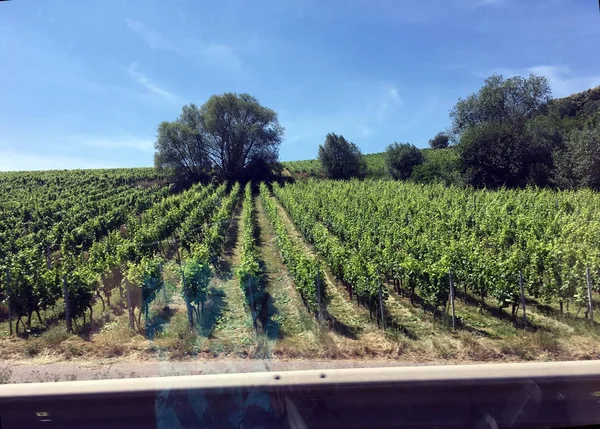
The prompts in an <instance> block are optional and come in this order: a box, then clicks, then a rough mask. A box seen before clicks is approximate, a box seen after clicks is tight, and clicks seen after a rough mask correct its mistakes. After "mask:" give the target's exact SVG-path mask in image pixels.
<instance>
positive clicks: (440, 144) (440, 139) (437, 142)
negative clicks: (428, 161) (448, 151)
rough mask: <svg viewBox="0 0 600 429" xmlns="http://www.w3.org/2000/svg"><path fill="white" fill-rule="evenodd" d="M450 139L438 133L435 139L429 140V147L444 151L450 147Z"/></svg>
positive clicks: (444, 134) (446, 135)
mask: <svg viewBox="0 0 600 429" xmlns="http://www.w3.org/2000/svg"><path fill="white" fill-rule="evenodd" d="M449 142H450V137H448V134H446V133H437V134H436V135H435V137H434V138H432V139H431V140H429V147H430V148H432V149H444V148H447V147H448V144H449Z"/></svg>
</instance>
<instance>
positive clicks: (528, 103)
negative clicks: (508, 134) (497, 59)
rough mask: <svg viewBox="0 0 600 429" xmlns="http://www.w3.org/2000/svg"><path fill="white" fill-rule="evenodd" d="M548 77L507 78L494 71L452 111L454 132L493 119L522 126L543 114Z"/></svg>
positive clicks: (548, 97)
mask: <svg viewBox="0 0 600 429" xmlns="http://www.w3.org/2000/svg"><path fill="white" fill-rule="evenodd" d="M551 98H552V97H551V91H550V84H549V83H548V79H546V78H545V77H543V76H536V75H534V74H531V75H529V77H522V76H515V77H511V78H509V79H504V78H503V77H502V76H501V75H498V74H493V75H492V76H490V77H488V78H487V79H486V80H485V83H484V85H483V87H482V88H481V89H480V90H479V91H478V92H477V93H475V94H471V95H469V96H468V97H467V98H465V99H459V100H458V102H457V103H456V106H454V108H453V109H452V110H451V111H450V118H451V119H452V133H453V134H455V136H460V135H462V133H464V132H465V131H466V130H467V129H469V128H471V127H476V126H479V125H483V124H487V123H490V122H499V123H505V124H511V126H512V127H520V126H523V125H524V123H525V121H527V120H528V119H531V118H533V117H534V116H535V115H537V114H538V113H540V112H541V111H542V110H543V109H544V108H545V107H546V106H547V104H548V102H549V101H550V100H551Z"/></svg>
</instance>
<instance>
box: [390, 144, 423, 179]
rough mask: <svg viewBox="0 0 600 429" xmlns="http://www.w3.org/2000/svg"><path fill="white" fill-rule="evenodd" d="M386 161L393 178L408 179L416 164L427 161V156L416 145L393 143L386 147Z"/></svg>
mask: <svg viewBox="0 0 600 429" xmlns="http://www.w3.org/2000/svg"><path fill="white" fill-rule="evenodd" d="M385 162H386V165H387V167H388V171H389V173H390V176H392V178H393V179H397V180H398V179H399V180H406V179H408V178H409V177H410V175H411V174H412V172H413V169H414V168H415V167H416V166H418V165H421V164H423V163H424V162H425V157H424V156H423V153H422V152H421V151H420V150H419V149H417V148H416V147H415V146H414V145H411V144H409V143H392V144H390V145H389V146H388V147H387V149H386V152H385Z"/></svg>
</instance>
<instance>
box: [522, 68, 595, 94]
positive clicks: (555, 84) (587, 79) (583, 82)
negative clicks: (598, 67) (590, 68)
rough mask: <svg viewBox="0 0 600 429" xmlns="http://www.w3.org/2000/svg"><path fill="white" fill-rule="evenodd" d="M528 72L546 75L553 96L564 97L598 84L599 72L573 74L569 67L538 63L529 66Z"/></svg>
mask: <svg viewBox="0 0 600 429" xmlns="http://www.w3.org/2000/svg"><path fill="white" fill-rule="evenodd" d="M527 71H529V72H530V73H534V74H537V75H540V76H546V77H547V78H548V81H549V82H550V86H551V87H552V94H553V95H554V97H566V96H567V95H571V94H573V93H575V92H581V91H584V90H586V89H589V88H593V87H596V86H599V85H600V74H597V75H588V76H575V75H574V74H573V73H572V72H571V70H570V69H569V67H565V66H551V65H540V66H535V67H529V68H528V69H527Z"/></svg>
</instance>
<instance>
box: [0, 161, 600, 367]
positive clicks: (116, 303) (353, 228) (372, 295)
mask: <svg viewBox="0 0 600 429" xmlns="http://www.w3.org/2000/svg"><path fill="white" fill-rule="evenodd" d="M0 189H1V190H2V193H1V194H0V269H1V270H2V272H1V274H0V301H1V304H0V346H1V350H2V351H1V352H0V357H1V358H3V359H23V358H33V357H36V356H50V357H52V356H54V358H55V359H65V358H67V359H71V358H81V359H86V358H91V357H117V356H130V357H134V358H136V357H137V358H140V359H142V358H143V359H146V358H162V357H167V358H171V359H185V358H194V357H199V356H204V357H219V356H238V357H256V358H258V357H261V358H264V357H303V358H366V357H369V358H373V357H379V358H394V359H401V360H404V361H412V362H428V361H437V360H440V359H441V360H451V361H463V360H465V361H469V360H471V361H482V360H486V361H488V360H509V361H510V360H523V359H570V358H572V359H589V358H594V357H597V356H598V353H599V352H600V346H598V345H597V344H598V336H599V334H600V330H599V329H598V327H597V323H596V322H595V321H594V314H593V309H594V301H595V300H597V299H598V292H599V288H598V284H599V283H600V243H599V241H598V237H599V236H600V196H599V195H598V194H596V193H594V192H591V191H576V192H556V191H550V190H539V189H525V190H500V191H486V190H482V191H473V190H468V189H463V188H456V187H445V186H442V185H419V184H412V183H403V182H392V181H372V180H367V181H362V182H361V181H351V182H336V181H326V180H309V181H304V182H298V183H295V184H288V185H286V186H279V185H277V184H273V185H272V186H267V185H266V184H264V183H262V184H250V183H249V184H246V185H240V184H238V183H235V184H230V185H225V184H221V185H216V184H210V185H202V184H196V185H193V186H191V187H190V188H188V189H185V190H176V189H174V188H173V187H172V186H171V185H169V184H168V182H167V181H166V180H165V178H163V177H161V176H160V175H159V174H157V173H156V172H155V171H154V170H152V169H122V170H87V171H68V172H67V171H56V172H30V173H2V174H0Z"/></svg>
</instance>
